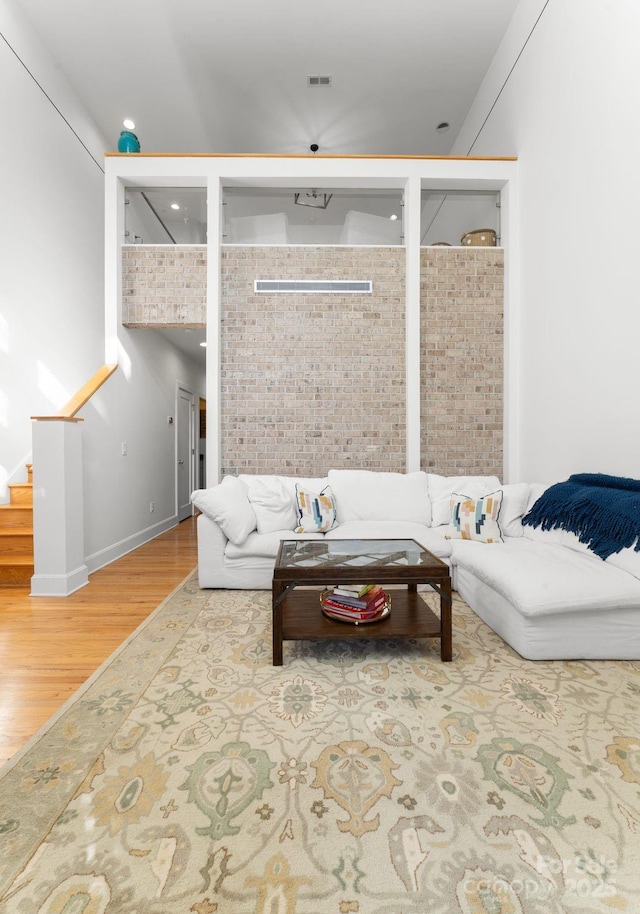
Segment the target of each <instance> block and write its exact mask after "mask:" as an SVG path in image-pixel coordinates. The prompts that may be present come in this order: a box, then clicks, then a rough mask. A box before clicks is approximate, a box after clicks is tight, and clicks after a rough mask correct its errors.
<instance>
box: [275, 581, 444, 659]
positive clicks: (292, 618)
mask: <svg viewBox="0 0 640 914" xmlns="http://www.w3.org/2000/svg"><path fill="white" fill-rule="evenodd" d="M320 594H321V591H320V590H301V589H298V588H296V589H294V590H292V591H290V593H288V594H287V596H286V597H285V598H284V599H283V600H282V602H281V603H280V605H279V606H278V609H277V610H276V611H275V612H274V620H273V623H274V642H273V647H274V664H276V665H280V664H281V663H282V642H283V641H325V640H326V641H357V640H367V641H370V640H375V639H379V638H385V639H390V638H439V637H440V634H441V629H440V619H439V617H438V616H437V615H436V614H435V613H434V612H433V610H431V609H430V607H429V606H428V605H427V604H426V602H425V601H424V600H423V599H422V596H421V594H418V593H415V592H412V591H407V590H393V591H391V593H390V597H391V612H390V613H389V615H388V616H387V617H386V618H385V619H380V620H379V621H377V622H368V623H366V624H363V625H354V624H352V623H350V622H341V621H339V620H336V619H329V618H328V617H327V616H325V615H324V614H323V612H322V610H321V608H320ZM278 612H281V614H282V615H281V619H282V636H281V638H280V637H279V636H278V632H277V628H278V619H277V615H278Z"/></svg>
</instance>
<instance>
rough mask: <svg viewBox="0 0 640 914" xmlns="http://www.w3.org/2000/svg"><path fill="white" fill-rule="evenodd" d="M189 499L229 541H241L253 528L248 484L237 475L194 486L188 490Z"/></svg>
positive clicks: (253, 522)
mask: <svg viewBox="0 0 640 914" xmlns="http://www.w3.org/2000/svg"><path fill="white" fill-rule="evenodd" d="M191 502H192V504H194V505H195V506H196V508H197V509H198V511H202V513H203V514H206V516H207V517H210V518H211V520H213V521H215V522H216V524H218V525H219V526H220V527H221V528H222V532H223V533H224V535H225V536H226V537H227V539H228V540H230V541H231V542H232V543H236V544H237V545H240V544H241V543H244V541H245V540H246V538H247V537H248V536H249V534H250V533H251V532H252V530H255V529H256V514H255V511H254V510H253V507H252V506H251V504H250V502H249V498H248V493H247V487H246V486H245V485H244V483H243V482H241V481H240V479H239V478H238V477H237V476H225V477H224V478H223V480H222V482H221V483H220V485H217V486H212V487H211V488H210V489H196V491H195V492H192V493H191Z"/></svg>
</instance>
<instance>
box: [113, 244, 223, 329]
mask: <svg viewBox="0 0 640 914" xmlns="http://www.w3.org/2000/svg"><path fill="white" fill-rule="evenodd" d="M206 299H207V246H206V245H191V244H187V245H176V246H173V245H153V244H133V245H125V246H124V247H123V249H122V323H123V324H124V325H125V327H204V326H205V324H206V320H207V301H206Z"/></svg>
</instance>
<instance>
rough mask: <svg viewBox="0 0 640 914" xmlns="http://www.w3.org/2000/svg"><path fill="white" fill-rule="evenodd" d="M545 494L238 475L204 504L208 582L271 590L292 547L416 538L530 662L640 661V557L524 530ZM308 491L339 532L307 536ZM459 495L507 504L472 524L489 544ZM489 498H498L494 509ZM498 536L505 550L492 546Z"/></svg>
mask: <svg viewBox="0 0 640 914" xmlns="http://www.w3.org/2000/svg"><path fill="white" fill-rule="evenodd" d="M545 489H546V486H543V485H529V484H527V483H517V484H513V485H502V484H501V483H500V480H499V479H498V478H497V477H495V476H467V477H461V476H458V477H444V476H439V475H436V474H426V473H422V472H418V473H407V474H400V473H377V472H370V471H360V470H330V471H329V473H328V475H327V476H326V477H324V478H313V479H308V478H295V477H287V476H248V475H247V476H237V477H236V476H232V477H226V478H225V479H223V481H222V483H221V484H220V485H218V486H214V487H212V488H210V489H206V490H198V491H196V492H194V493H193V495H192V501H193V503H194V504H195V506H196V507H197V508H198V509H199V510H200V511H201V512H202V513H201V515H200V516H199V517H198V521H197V524H198V574H199V583H200V586H201V587H203V588H209V587H211V588H241V589H249V590H254V589H270V588H271V579H272V573H273V565H274V561H275V557H276V554H277V551H278V547H279V544H280V541H281V540H282V539H294V538H297V537H301V538H314V537H318V538H325V537H326V538H328V539H371V538H375V539H378V538H396V537H397V538H411V539H415V540H417V541H418V542H419V543H421V544H422V545H423V546H425V547H426V548H427V549H429V550H430V551H431V552H433V553H434V554H435V555H437V556H439V557H440V558H442V559H443V560H445V561H447V562H448V563H449V565H450V566H451V571H452V582H453V587H454V588H455V589H456V590H457V591H458V592H459V594H460V596H461V597H462V598H463V599H464V600H465V601H466V602H467V603H468V604H469V605H470V606H471V608H472V609H473V610H474V611H475V612H476V613H477V614H478V615H479V616H480V618H482V619H483V621H485V622H486V623H487V624H488V625H489V626H490V627H491V628H492V629H493V630H494V631H495V632H497V633H498V634H499V635H500V636H501V637H502V638H503V639H504V640H505V641H506V642H507V643H508V644H510V645H511V646H512V647H513V648H515V650H516V651H518V653H520V654H521V655H522V656H523V657H525V658H528V659H531V660H543V659H617V660H627V659H632V660H637V659H640V552H638V551H635V548H633V547H629V548H625V549H622V550H620V551H619V552H617V553H615V554H613V555H610V556H609V557H608V558H607V559H606V561H605V560H603V559H601V558H600V557H599V556H598V555H596V554H595V553H594V552H592V551H591V550H590V549H589V548H588V547H587V546H586V545H584V544H583V543H582V542H580V540H579V538H578V536H577V535H575V534H573V533H568V532H566V531H565V530H562V529H549V530H543V529H541V528H540V527H531V526H527V525H523V523H522V518H523V516H524V515H525V514H526V513H527V511H529V510H530V509H531V507H532V505H533V504H534V503H535V502H536V501H537V499H538V498H539V497H540V496H541V495H542V494H543V492H544V491H545ZM297 490H301V491H302V492H306V493H313V494H315V495H318V494H319V493H321V492H323V491H324V492H326V493H327V494H331V495H332V497H333V501H332V504H333V507H334V508H335V518H333V521H334V522H333V524H330V523H329V521H330V520H332V518H329V519H327V517H323V518H321V523H324V526H325V527H326V526H329V529H326V530H325V532H315V531H312V532H309V530H310V529H311V528H310V527H309V518H308V517H307V518H305V517H304V516H303V518H302V528H304V530H303V532H295V531H296V528H298V529H300V515H299V512H298V507H297V505H298V502H297V498H296V493H297ZM494 493H495V496H494ZM456 496H461V497H464V499H465V501H464V504H465V505H466V507H467V508H469V506H471V508H475V507H477V508H478V510H480V508H483V509H484V508H486V506H487V504H490V505H491V503H494V502H497V503H498V504H497V506H496V504H493V507H492V508H491V510H492V511H493V517H492V518H489V519H488V520H486V519H485V521H481V522H480V527H478V528H476V527H474V523H473V521H474V518H473V515H472V516H471V526H472V527H473V529H472V531H471V535H472V536H475V533H474V530H476V529H480V530H481V532H480V535H479V539H478V540H475V539H473V540H469V539H464V538H460V537H461V535H462V534H461V532H460V516H459V515H458V513H457V511H456V504H458V505H459V504H462V503H463V502H462V498H460V497H456ZM487 496H494V497H493V498H492V500H491V503H490V502H487V501H486V497H487ZM483 497H484V498H485V501H484V502H482V503H481V504H480V506H478V505H477V500H478V499H481V498H483ZM452 505H453V510H454V516H452ZM311 520H312V521H313V520H314V518H312V519H311ZM468 522H469V518H468V517H467V523H468ZM463 523H464V521H463ZM482 523H484V524H485V525H484V526H482ZM492 525H493V526H492ZM311 526H312V527H313V523H312V524H311ZM492 530H493V531H497V535H493V534H492ZM492 536H493V539H494V540H495V541H493V542H485V541H480V540H482V539H487V538H488V539H491V538H492ZM454 648H455V645H454Z"/></svg>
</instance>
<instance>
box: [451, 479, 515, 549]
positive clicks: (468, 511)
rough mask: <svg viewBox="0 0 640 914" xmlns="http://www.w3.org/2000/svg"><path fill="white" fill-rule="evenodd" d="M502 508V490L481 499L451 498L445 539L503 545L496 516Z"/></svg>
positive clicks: (456, 496)
mask: <svg viewBox="0 0 640 914" xmlns="http://www.w3.org/2000/svg"><path fill="white" fill-rule="evenodd" d="M501 507H502V490H501V489H498V490H497V491H496V492H492V493H491V494H490V495H483V496H482V497H481V498H468V497H467V496H466V495H458V494H457V493H454V494H453V495H452V496H451V523H450V524H449V528H448V530H447V533H446V537H447V539H452V540H455V539H462V540H476V541H477V542H479V543H503V542H504V540H503V539H502V532H501V530H500V526H499V524H498V516H499V514H500V509H501Z"/></svg>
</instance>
